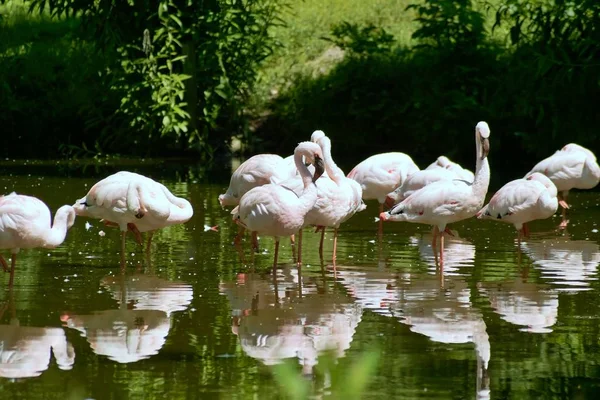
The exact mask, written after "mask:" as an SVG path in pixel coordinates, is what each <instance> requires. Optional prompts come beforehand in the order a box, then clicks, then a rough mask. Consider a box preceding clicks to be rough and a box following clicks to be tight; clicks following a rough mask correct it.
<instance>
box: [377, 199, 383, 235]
mask: <svg viewBox="0 0 600 400" xmlns="http://www.w3.org/2000/svg"><path fill="white" fill-rule="evenodd" d="M382 212H383V204H382V203H380V204H379V214H377V215H381V213H382ZM378 235H379V237H381V236H383V221H382V220H381V218H380V219H379V231H378Z"/></svg>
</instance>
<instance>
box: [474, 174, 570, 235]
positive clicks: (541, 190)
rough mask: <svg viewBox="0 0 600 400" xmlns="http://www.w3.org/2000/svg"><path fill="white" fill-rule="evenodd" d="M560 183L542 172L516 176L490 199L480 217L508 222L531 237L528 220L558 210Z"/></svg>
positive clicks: (544, 217) (547, 216)
mask: <svg viewBox="0 0 600 400" xmlns="http://www.w3.org/2000/svg"><path fill="white" fill-rule="evenodd" d="M556 195H557V191H556V186H555V185H554V183H552V181H551V180H550V179H548V178H547V177H546V176H545V175H542V174H540V173H539V172H534V173H533V174H531V175H529V176H528V177H527V178H522V179H515V180H514V181H510V182H508V183H507V184H506V185H504V186H502V187H501V188H500V190H498V191H497V192H496V193H495V194H494V196H492V198H491V199H490V202H489V203H488V204H486V205H485V206H484V207H483V208H482V209H481V210H480V211H479V212H478V213H477V218H480V219H495V220H498V221H503V222H508V223H511V224H513V225H514V226H515V228H516V229H517V230H518V231H519V237H518V242H519V243H521V236H524V237H528V236H529V228H528V226H527V222H529V221H533V220H536V219H546V218H550V217H551V216H552V215H554V213H555V212H556V210H557V209H558V199H557V198H556Z"/></svg>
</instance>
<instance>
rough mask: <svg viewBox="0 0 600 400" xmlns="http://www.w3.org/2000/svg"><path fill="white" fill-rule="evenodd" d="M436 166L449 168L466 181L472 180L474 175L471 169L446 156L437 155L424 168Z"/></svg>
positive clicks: (434, 167) (435, 167)
mask: <svg viewBox="0 0 600 400" xmlns="http://www.w3.org/2000/svg"><path fill="white" fill-rule="evenodd" d="M437 168H445V169H447V170H449V171H450V172H454V173H455V174H456V175H457V176H458V178H459V179H464V180H466V181H468V182H473V179H475V175H474V174H473V173H472V172H471V171H469V170H468V169H465V168H463V167H461V166H460V164H458V163H455V162H454V161H452V160H450V159H449V158H448V157H446V156H439V157H438V158H437V159H436V160H435V161H434V162H432V163H431V164H429V165H428V166H427V168H425V169H437Z"/></svg>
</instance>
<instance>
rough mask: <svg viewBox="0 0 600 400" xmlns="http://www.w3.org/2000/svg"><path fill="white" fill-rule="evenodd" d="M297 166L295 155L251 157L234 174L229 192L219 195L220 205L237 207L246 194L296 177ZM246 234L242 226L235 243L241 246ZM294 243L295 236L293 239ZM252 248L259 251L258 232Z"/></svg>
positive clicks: (253, 233)
mask: <svg viewBox="0 0 600 400" xmlns="http://www.w3.org/2000/svg"><path fill="white" fill-rule="evenodd" d="M296 172H297V170H296V165H295V164H294V161H293V155H292V156H289V157H286V158H282V157H280V156H278V155H277V154H258V155H255V156H252V157H250V158H249V159H247V160H246V161H244V162H243V163H242V164H240V166H239V167H237V169H236V170H235V171H234V172H233V175H231V179H230V181H229V187H228V188H227V191H226V192H225V193H223V194H221V195H219V203H220V204H221V206H222V207H226V206H237V205H238V204H239V203H240V199H241V198H242V196H243V195H244V194H246V192H248V191H249V190H250V189H253V188H255V187H258V186H262V185H267V184H269V183H272V182H273V183H279V182H283V181H285V180H287V179H290V178H293V177H294V176H295V175H296ZM243 234H244V228H243V227H242V226H241V225H240V226H239V231H238V234H237V236H236V237H235V240H234V242H235V243H236V244H239V243H240V241H241V239H242V236H243ZM291 240H292V244H293V243H294V238H293V236H292V237H291ZM252 247H253V248H254V249H255V250H258V238H257V235H256V232H252Z"/></svg>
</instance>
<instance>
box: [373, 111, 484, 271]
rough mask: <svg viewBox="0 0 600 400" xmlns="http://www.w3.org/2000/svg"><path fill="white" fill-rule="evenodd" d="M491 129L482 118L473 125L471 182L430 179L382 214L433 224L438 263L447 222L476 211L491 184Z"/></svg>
mask: <svg viewBox="0 0 600 400" xmlns="http://www.w3.org/2000/svg"><path fill="white" fill-rule="evenodd" d="M489 137H490V128H489V126H488V124H487V123H486V122H484V121H481V122H479V123H478V124H477V126H476V127H475V146H476V168H475V179H474V180H473V183H469V182H466V181H464V180H459V179H454V180H442V181H437V182H433V183H431V184H429V185H427V186H425V187H424V188H422V189H421V190H418V191H416V192H414V193H413V194H412V195H410V196H409V197H407V198H406V199H405V200H404V201H402V202H401V203H400V204H398V205H397V206H395V207H394V208H393V209H392V210H390V212H385V213H381V215H380V218H381V219H382V220H383V221H407V222H415V223H421V224H429V225H434V234H433V243H432V247H434V248H435V247H436V237H437V234H438V232H439V233H440V266H443V264H444V232H446V225H447V224H449V223H453V222H458V221H462V220H463V219H467V218H470V217H472V216H474V215H475V214H477V212H478V211H479V210H480V209H481V207H482V206H483V202H484V200H485V195H486V194H487V190H488V185H489V183H490V166H489V163H488V159H487V155H488V152H489V148H490V147H489V146H490V143H489Z"/></svg>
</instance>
